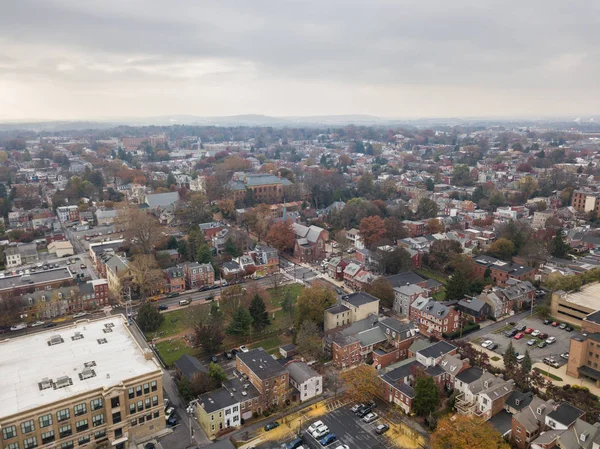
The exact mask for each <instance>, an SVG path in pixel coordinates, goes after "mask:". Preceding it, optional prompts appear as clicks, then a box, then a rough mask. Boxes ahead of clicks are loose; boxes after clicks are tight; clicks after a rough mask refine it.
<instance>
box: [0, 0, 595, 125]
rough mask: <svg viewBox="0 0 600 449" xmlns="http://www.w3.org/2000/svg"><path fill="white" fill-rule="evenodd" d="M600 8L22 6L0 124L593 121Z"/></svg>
mask: <svg viewBox="0 0 600 449" xmlns="http://www.w3.org/2000/svg"><path fill="white" fill-rule="evenodd" d="M599 42H600V2H597V1H589V0H582V1H564V0H541V1H522V0H521V1H512V0H504V1H495V0H474V1H468V0H414V1H401V0H364V1H358V0H354V1H353V0H343V1H341V0H340V1H337V0H336V1H328V0H320V1H319V0H314V1H313V0H304V1H286V0H274V1H260V0H240V1H227V0H217V1H210V2H208V1H201V0H189V1H188V0H171V1H159V0H103V1H91V0H84V1H81V0H17V1H8V0H7V1H3V2H2V7H1V8H0V119H3V120H6V119H88V118H109V117H128V116H131V117H135V116H138V117H143V116H155V115H169V114H193V115H201V116H215V115H234V114H268V115H277V116H282V115H322V114H371V115H376V116H380V117H397V118H401V117H424V116H428V117H431V116H433V117H448V116H532V115H533V116H548V115H570V114H577V115H578V114H594V113H598V112H599V108H598V104H599V100H600V94H599V92H600V89H599V85H600V46H599V45H598V43H599Z"/></svg>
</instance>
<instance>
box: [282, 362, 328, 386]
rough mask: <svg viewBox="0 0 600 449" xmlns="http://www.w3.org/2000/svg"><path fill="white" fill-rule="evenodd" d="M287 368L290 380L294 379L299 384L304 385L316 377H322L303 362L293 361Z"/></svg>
mask: <svg viewBox="0 0 600 449" xmlns="http://www.w3.org/2000/svg"><path fill="white" fill-rule="evenodd" d="M285 368H286V369H287V370H288V372H289V373H290V379H293V380H294V382H296V383H298V384H302V383H304V382H306V381H307V380H308V379H312V378H314V377H321V375H320V374H319V373H317V372H316V371H315V370H314V369H312V368H311V367H310V366H308V365H307V364H306V363H304V362H301V361H292V362H291V363H289V364H288V365H286V366H285Z"/></svg>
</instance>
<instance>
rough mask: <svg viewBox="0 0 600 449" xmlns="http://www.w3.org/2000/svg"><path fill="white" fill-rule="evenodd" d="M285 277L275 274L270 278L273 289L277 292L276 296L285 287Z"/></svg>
mask: <svg viewBox="0 0 600 449" xmlns="http://www.w3.org/2000/svg"><path fill="white" fill-rule="evenodd" d="M284 280H285V276H284V275H283V274H282V273H273V274H272V275H271V277H270V278H269V281H270V284H271V288H272V289H273V290H274V291H275V294H278V293H279V289H280V288H281V286H282V285H283V281H284Z"/></svg>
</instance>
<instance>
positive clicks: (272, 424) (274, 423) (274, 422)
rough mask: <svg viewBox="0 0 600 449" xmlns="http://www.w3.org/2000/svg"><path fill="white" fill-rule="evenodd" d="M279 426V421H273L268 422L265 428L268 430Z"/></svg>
mask: <svg viewBox="0 0 600 449" xmlns="http://www.w3.org/2000/svg"><path fill="white" fill-rule="evenodd" d="M277 427H279V423H278V422H277V421H273V422H270V423H268V424H267V425H266V426H265V430H266V431H267V432H268V431H269V430H273V429H275V428H277Z"/></svg>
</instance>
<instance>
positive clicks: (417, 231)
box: [402, 220, 425, 238]
mask: <svg viewBox="0 0 600 449" xmlns="http://www.w3.org/2000/svg"><path fill="white" fill-rule="evenodd" d="M402 224H403V225H404V226H405V227H406V229H407V230H408V236H409V237H413V238H414V237H420V236H422V235H424V234H425V222H423V221H413V220H404V221H403V222H402Z"/></svg>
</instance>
